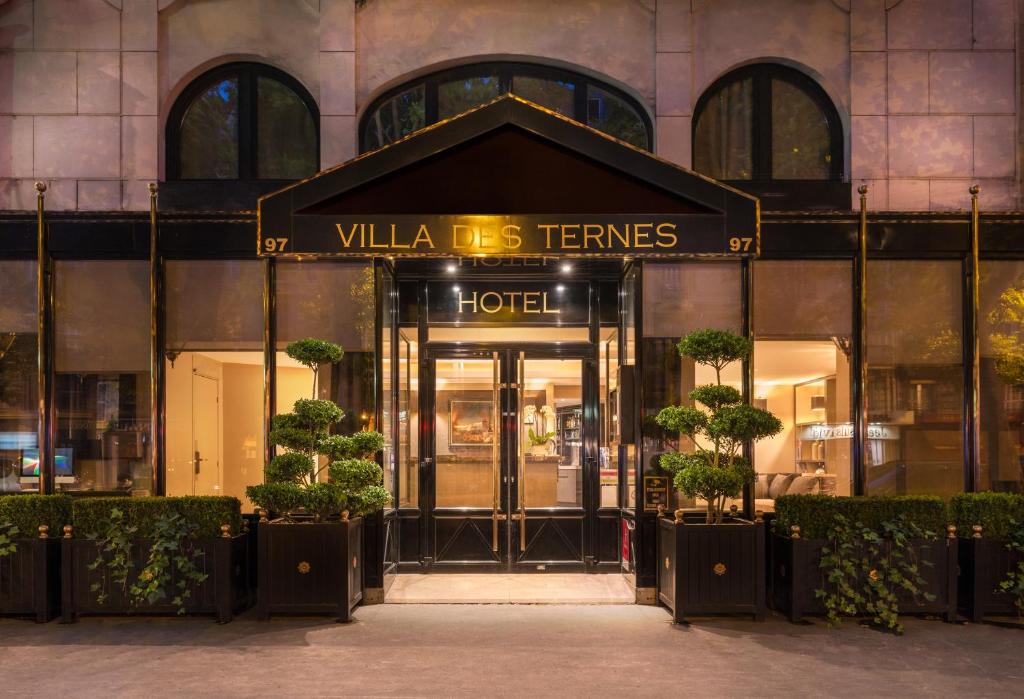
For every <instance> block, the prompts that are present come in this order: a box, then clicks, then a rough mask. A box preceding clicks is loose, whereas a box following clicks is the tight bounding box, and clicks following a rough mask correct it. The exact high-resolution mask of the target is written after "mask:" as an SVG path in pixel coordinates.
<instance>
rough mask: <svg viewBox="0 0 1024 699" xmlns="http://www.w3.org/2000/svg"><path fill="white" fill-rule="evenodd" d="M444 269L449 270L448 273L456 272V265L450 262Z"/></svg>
mask: <svg viewBox="0 0 1024 699" xmlns="http://www.w3.org/2000/svg"><path fill="white" fill-rule="evenodd" d="M444 271H445V272H447V273H448V274H455V265H454V264H452V263H451V262H449V263H448V264H447V265H446V266H445V268H444Z"/></svg>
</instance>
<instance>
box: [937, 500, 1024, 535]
mask: <svg viewBox="0 0 1024 699" xmlns="http://www.w3.org/2000/svg"><path fill="white" fill-rule="evenodd" d="M949 512H950V517H951V519H952V522H953V524H955V525H956V531H957V534H959V535H960V536H962V537H970V536H971V531H972V530H971V528H972V527H973V526H974V525H975V524H980V525H981V526H982V533H981V535H982V536H983V537H985V538H986V539H1009V538H1010V537H1012V536H1013V534H1014V533H1015V531H1016V530H1017V525H1018V523H1024V495H1018V494H1016V493H959V494H957V495H954V496H953V497H952V499H950V501H949Z"/></svg>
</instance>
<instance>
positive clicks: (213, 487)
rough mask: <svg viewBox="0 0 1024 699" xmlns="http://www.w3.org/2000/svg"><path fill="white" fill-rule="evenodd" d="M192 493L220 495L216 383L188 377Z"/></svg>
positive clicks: (209, 378) (212, 379) (197, 374)
mask: <svg viewBox="0 0 1024 699" xmlns="http://www.w3.org/2000/svg"><path fill="white" fill-rule="evenodd" d="M192 443H193V449H192V459H193V462H192V468H193V471H192V472H193V474H194V475H193V480H192V494H193V495H220V493H221V472H220V382H218V381H217V379H215V378H211V377H209V376H204V375H202V374H199V373H193V374H192Z"/></svg>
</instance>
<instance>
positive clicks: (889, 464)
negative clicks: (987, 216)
mask: <svg viewBox="0 0 1024 699" xmlns="http://www.w3.org/2000/svg"><path fill="white" fill-rule="evenodd" d="M962 299H963V271H962V267H961V264H960V262H958V261H945V260H934V261H924V260H872V261H871V262H869V263H868V308H867V312H868V326H867V344H868V351H867V361H868V385H867V399H868V434H867V436H866V440H865V445H864V461H865V463H864V466H865V471H866V479H865V489H866V492H867V494H868V495H883V494H885V495H888V494H904V493H906V494H917V493H929V494H936V495H950V494H953V493H956V492H959V491H960V490H962V489H963V482H964V478H963V475H964V470H963V465H964V462H963V458H964V450H963V425H962V420H963V401H964V367H963V340H962V337H963V315H962V312H963V310H962Z"/></svg>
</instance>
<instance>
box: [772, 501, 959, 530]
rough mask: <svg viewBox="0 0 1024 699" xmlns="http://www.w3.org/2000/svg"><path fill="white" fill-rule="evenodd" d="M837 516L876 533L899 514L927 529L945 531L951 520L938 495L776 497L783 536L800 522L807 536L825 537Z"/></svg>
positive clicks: (777, 520)
mask: <svg viewBox="0 0 1024 699" xmlns="http://www.w3.org/2000/svg"><path fill="white" fill-rule="evenodd" d="M837 515H840V516H842V517H844V518H845V519H846V520H847V521H849V522H851V523H853V524H860V525H862V526H863V527H865V528H867V529H870V530H872V531H875V532H881V531H882V529H883V527H882V524H883V523H884V522H893V521H896V519H897V518H898V517H903V518H904V520H905V521H906V522H907V524H908V526H914V527H917V528H919V529H921V530H924V531H933V532H941V531H944V530H945V528H946V523H947V514H946V504H945V502H944V501H943V500H942V498H940V497H939V496H937V495H895V496H884V497H834V496H831V495H780V496H779V497H778V498H776V499H775V520H774V522H775V531H776V532H778V533H779V534H781V535H783V536H789V533H790V527H791V526H792V525H794V524H796V525H799V527H800V535H801V536H802V537H803V538H805V539H825V538H827V537H828V533H829V530H830V529H831V528H832V527H833V525H834V523H835V521H836V516H837Z"/></svg>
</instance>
